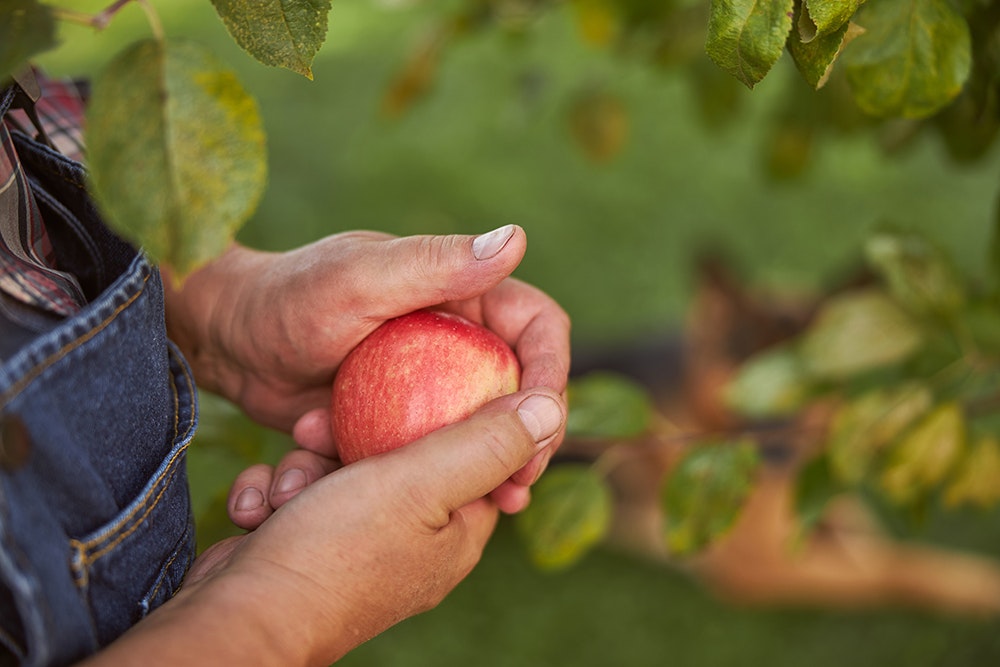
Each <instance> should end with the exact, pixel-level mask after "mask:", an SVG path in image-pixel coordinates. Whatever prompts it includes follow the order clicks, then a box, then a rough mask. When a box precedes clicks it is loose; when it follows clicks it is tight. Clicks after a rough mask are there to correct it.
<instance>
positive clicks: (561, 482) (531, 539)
mask: <svg viewBox="0 0 1000 667" xmlns="http://www.w3.org/2000/svg"><path fill="white" fill-rule="evenodd" d="M610 521H611V490H610V489H609V488H608V485H607V483H606V482H605V481H604V479H603V478H602V477H601V476H600V475H599V474H598V473H597V471H596V470H595V469H594V468H593V467H592V466H589V465H581V464H564V465H559V466H556V467H555V468H553V469H552V470H551V471H550V472H549V473H548V474H546V475H544V476H543V477H542V479H540V480H539V481H538V483H537V484H535V485H534V486H533V487H532V498H531V504H530V505H529V506H528V508H527V509H526V510H524V511H523V512H521V513H520V514H519V515H517V516H516V517H515V522H516V525H517V528H518V530H519V532H520V534H521V536H522V537H523V538H524V539H525V541H526V544H527V548H528V553H529V555H530V556H531V558H532V560H533V561H534V562H535V563H536V564H537V565H538V566H539V567H541V568H543V569H546V570H555V569H562V568H566V567H568V566H570V565H573V564H574V563H576V562H577V561H579V560H580V559H581V558H582V557H583V556H584V555H585V554H586V553H587V552H588V551H589V550H590V549H591V548H592V547H593V546H594V545H596V544H598V543H599V542H600V541H601V540H602V539H604V536H605V534H606V533H607V531H608V528H609V525H610Z"/></svg>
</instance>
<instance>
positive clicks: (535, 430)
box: [517, 390, 566, 444]
mask: <svg viewBox="0 0 1000 667" xmlns="http://www.w3.org/2000/svg"><path fill="white" fill-rule="evenodd" d="M517 416H518V418H520V420H521V423H522V424H523V425H524V427H525V428H526V429H527V430H528V433H530V434H531V437H532V438H533V439H534V441H535V442H536V443H539V444H541V443H546V442H547V441H549V440H550V439H551V438H552V437H554V436H555V435H556V434H557V433H559V431H560V430H562V426H563V423H564V422H565V420H566V415H565V409H564V407H563V404H562V400H561V399H560V398H559V397H558V396H557V395H555V394H553V393H550V392H549V391H539V390H534V391H532V393H530V394H529V395H528V396H527V397H526V398H524V400H522V401H521V402H520V403H518V405H517Z"/></svg>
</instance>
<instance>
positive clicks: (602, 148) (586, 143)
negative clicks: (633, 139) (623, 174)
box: [569, 89, 629, 162]
mask: <svg viewBox="0 0 1000 667" xmlns="http://www.w3.org/2000/svg"><path fill="white" fill-rule="evenodd" d="M569 128H570V132H571V133H572V135H573V138H574V139H576V143H577V145H579V146H580V147H581V148H582V149H583V152H584V153H585V154H586V155H587V156H588V157H589V158H590V159H592V160H593V161H595V162H607V161H608V160H611V159H612V158H614V157H615V156H616V155H618V153H620V152H621V150H622V148H623V147H624V145H625V142H626V140H627V139H628V132H629V118H628V110H627V109H626V108H625V105H624V104H623V103H622V101H621V99H620V98H619V97H618V96H616V95H614V94H612V93H610V92H608V91H606V90H602V89H592V90H585V91H583V92H582V93H580V94H578V95H577V96H576V97H575V98H574V99H573V100H572V102H571V105H570V109H569Z"/></svg>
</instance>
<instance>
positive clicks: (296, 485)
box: [274, 468, 306, 493]
mask: <svg viewBox="0 0 1000 667" xmlns="http://www.w3.org/2000/svg"><path fill="white" fill-rule="evenodd" d="M305 485H306V474H305V473H304V472H302V471H301V470H299V469H298V468H292V469H291V470H286V471H285V472H284V473H282V475H281V477H279V478H278V484H277V485H276V486H275V487H274V490H275V491H276V492H277V493H288V492H289V491H295V490H296V489H301V488H302V487H303V486H305Z"/></svg>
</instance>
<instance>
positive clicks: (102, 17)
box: [52, 0, 163, 41]
mask: <svg viewBox="0 0 1000 667" xmlns="http://www.w3.org/2000/svg"><path fill="white" fill-rule="evenodd" d="M131 2H137V3H138V4H140V5H141V6H142V8H143V9H144V10H145V11H146V17H147V19H148V20H149V26H150V29H151V30H152V31H153V36H154V37H156V39H158V40H160V41H163V24H162V23H161V22H160V17H159V15H158V14H157V13H156V10H154V9H153V7H152V6H151V5H150V4H149V3H148V2H147V1H146V0H115V1H114V2H112V3H111V4H110V5H108V6H107V7H105V8H104V9H102V10H101V11H99V12H97V13H96V14H88V13H87V12H81V11H78V10H76V9H67V8H65V7H53V8H52V13H53V15H54V16H55V17H56V19H58V20H60V21H66V22H68V23H75V24H77V25H82V26H87V27H88V28H94V29H95V30H104V29H105V28H107V27H108V25H110V23H111V20H112V19H113V18H114V17H115V16H116V15H117V14H118V12H120V11H121V10H122V9H123V8H124V7H125V6H126V5H127V4H129V3H131Z"/></svg>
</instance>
